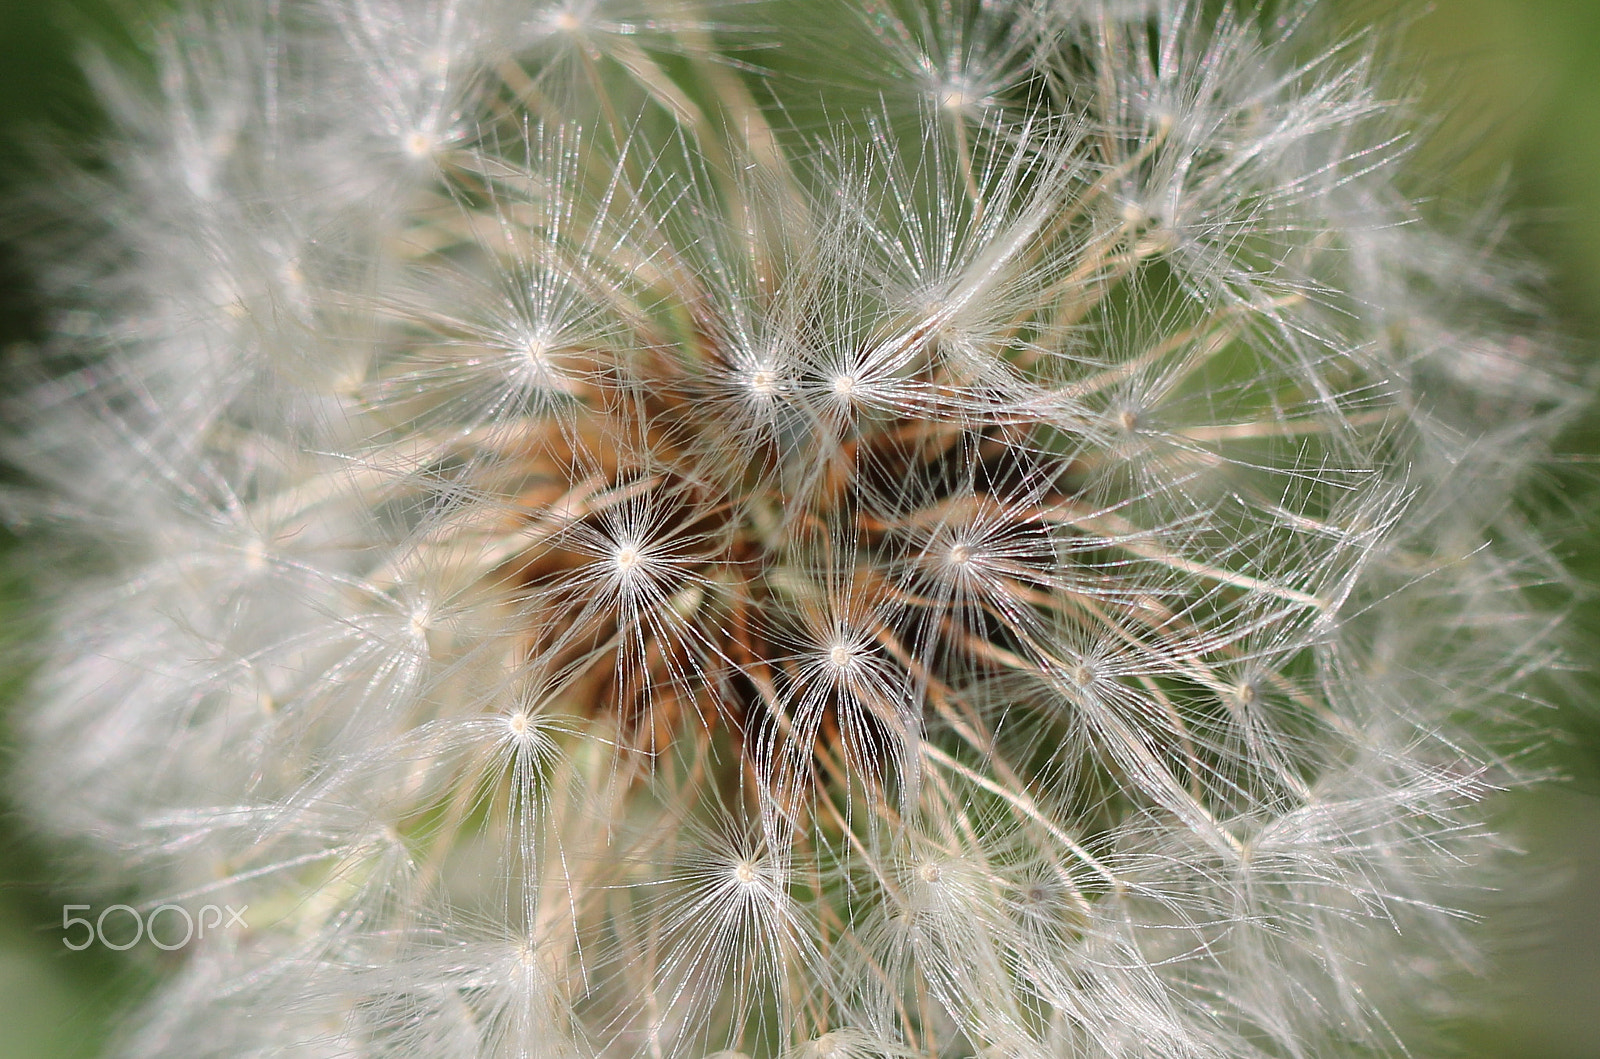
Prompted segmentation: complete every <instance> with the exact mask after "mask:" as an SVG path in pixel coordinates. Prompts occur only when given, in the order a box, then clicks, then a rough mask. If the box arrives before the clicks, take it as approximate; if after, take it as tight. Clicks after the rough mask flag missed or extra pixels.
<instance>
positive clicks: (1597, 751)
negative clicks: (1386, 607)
mask: <svg viewBox="0 0 1600 1059" xmlns="http://www.w3.org/2000/svg"><path fill="white" fill-rule="evenodd" d="M263 2H265V0H263ZM530 2H532V0H530ZM793 2H797V3H804V2H805V0H793ZM1322 2H1325V3H1334V4H1336V5H1337V7H1338V9H1339V10H1340V12H1341V14H1342V16H1343V17H1345V18H1348V19H1349V21H1350V23H1351V25H1352V26H1359V25H1362V24H1364V23H1365V22H1368V21H1370V20H1372V19H1374V18H1379V19H1382V18H1389V19H1390V22H1389V25H1391V26H1393V25H1394V24H1393V21H1392V15H1393V11H1394V9H1395V6H1396V5H1395V4H1394V3H1392V2H1391V0H1322ZM153 7H154V3H153V0H0V202H5V201H10V200H12V196H13V194H14V189H15V188H16V187H18V186H19V184H20V183H21V182H24V181H26V180H27V179H29V177H28V175H27V174H28V173H29V170H30V168H31V166H32V163H31V162H30V161H29V158H30V157H31V156H32V151H31V150H30V148H29V147H28V145H29V144H30V143H32V142H42V141H44V140H50V141H56V142H62V141H63V132H62V130H65V134H66V135H68V136H80V137H81V136H87V135H91V134H92V132H93V129H94V128H95V125H96V122H97V120H98V117H97V112H96V109H95V107H94V105H93V102H92V97H91V94H90V93H89V91H88V88H87V86H86V85H85V83H84V80H83V78H82V76H81V75H80V74H79V73H78V72H77V65H76V61H75V55H76V48H77V45H75V43H74V42H75V41H83V40H88V39H95V38H98V39H101V40H109V41H112V42H126V40H128V39H129V35H128V33H127V30H126V28H125V27H127V26H128V24H129V23H130V22H135V21H137V19H139V18H140V17H144V16H143V14H142V13H144V12H149V11H150V10H152V9H153ZM1415 7H1416V14H1415V15H1414V16H1413V17H1412V18H1410V19H1409V20H1408V21H1406V22H1405V23H1404V24H1403V26H1402V27H1400V28H1398V29H1395V30H1393V31H1387V30H1386V31H1385V36H1386V38H1391V39H1392V43H1394V44H1395V46H1397V47H1398V48H1399V49H1400V50H1401V51H1402V54H1403V55H1404V56H1405V59H1404V61H1403V62H1402V63H1400V64H1397V66H1396V73H1397V76H1403V77H1406V78H1411V77H1415V76H1418V75H1420V76H1421V77H1423V78H1424V83H1425V85H1426V88H1425V95H1426V96H1427V97H1428V99H1429V102H1430V103H1431V104H1432V105H1433V107H1434V109H1436V110H1440V111H1442V112H1444V113H1446V114H1447V115H1448V118H1447V121H1446V124H1445V127H1444V129H1443V130H1442V132H1441V134H1440V136H1439V137H1437V139H1436V145H1435V147H1433V148H1431V149H1430V150H1431V151H1432V152H1433V154H1431V155H1430V162H1436V164H1435V165H1434V166H1433V167H1432V168H1425V169H1424V170H1423V171H1426V172H1433V171H1436V172H1440V173H1446V172H1448V173H1449V174H1450V185H1449V187H1442V186H1441V187H1440V188H1439V189H1437V190H1438V191H1439V192H1441V193H1446V192H1447V193H1449V194H1451V195H1454V196H1457V197H1460V198H1463V199H1465V200H1466V201H1468V202H1470V201H1473V200H1474V199H1476V198H1489V197H1491V196H1492V195H1494V194H1497V193H1499V192H1501V191H1503V192H1504V193H1505V194H1506V195H1507V196H1508V198H1509V202H1510V206H1511V209H1512V218H1513V222H1514V226H1515V227H1514V231H1515V241H1516V242H1518V243H1520V244H1521V246H1522V247H1523V248H1525V249H1526V250H1527V251H1528V252H1529V253H1531V254H1533V255H1534V256H1536V257H1538V258H1540V259H1542V260H1544V261H1545V262H1547V263H1548V266H1549V269H1550V283H1551V287H1550V300H1551V302H1552V304H1553V305H1554V307H1555V309H1556V311H1557V313H1558V314H1559V316H1560V318H1561V322H1562V324H1563V325H1564V328H1565V330H1566V331H1567V333H1568V334H1569V335H1570V336H1571V341H1572V344H1573V347H1574V349H1575V357H1576V358H1577V359H1579V360H1580V361H1583V362H1591V361H1595V362H1600V361H1597V358H1600V0H1435V2H1434V3H1432V4H1428V5H1426V6H1423V5H1421V4H1418V5H1415ZM133 35H134V36H137V33H136V32H135V33H134V34H133ZM48 129H53V130H56V131H53V132H49V133H48V134H46V132H45V130H48ZM1427 190H1428V189H1423V191H1424V193H1427ZM5 212H6V211H4V210H0V216H4V214H5ZM10 212H11V214H12V216H11V218H10V219H9V223H7V222H0V354H4V353H5V351H6V350H7V348H8V347H10V346H12V345H14V344H15V343H19V342H24V341H26V340H27V339H28V338H29V336H30V335H33V334H36V333H37V330H38V328H39V326H40V318H39V312H38V307H37V304H36V300H35V297H34V294H33V292H32V290H31V288H30V285H29V283H28V281H27V276H26V270H25V268H24V267H23V265H22V263H21V262H20V261H19V260H18V258H17V256H16V255H15V254H14V253H13V252H12V249H11V247H10V246H9V245H8V238H9V236H11V235H12V234H14V230H15V228H16V226H17V224H18V221H19V218H18V217H17V216H16V211H10ZM26 220H27V218H26V214H25V213H24V214H23V215H22V217H21V218H20V221H21V222H23V223H25V222H26ZM7 377H8V376H7V375H6V374H5V373H4V371H3V367H0V380H4V379H6V378H7ZM3 384H4V383H3V382H0V385H3ZM1564 449H1565V451H1566V453H1567V456H1566V458H1565V459H1563V460H1562V461H1560V462H1557V463H1555V464H1554V465H1553V466H1552V467H1551V468H1550V470H1549V474H1548V475H1547V478H1546V480H1545V481H1544V482H1542V483H1540V484H1539V486H1538V488H1537V489H1536V490H1535V491H1534V495H1531V496H1530V500H1529V503H1530V505H1533V506H1534V507H1535V509H1536V510H1537V511H1538V512H1540V517H1541V519H1543V520H1546V521H1550V522H1559V521H1561V520H1570V521H1571V522H1572V524H1573V527H1574V528H1573V530H1572V532H1571V533H1570V534H1568V535H1567V541H1566V546H1565V550H1566V554H1567V556H1568V558H1569V559H1570V561H1571V564H1572V568H1573V571H1574V573H1575V575H1576V576H1577V578H1578V580H1579V582H1580V583H1581V584H1584V585H1588V586H1600V537H1597V534H1600V485H1597V482H1600V410H1597V411H1596V412H1595V413H1593V414H1591V415H1590V416H1589V417H1588V418H1587V419H1586V420H1585V421H1584V422H1582V423H1580V424H1578V425H1577V426H1576V427H1575V428H1574V429H1573V431H1572V432H1571V434H1570V436H1569V437H1568V438H1567V439H1566V443H1565V445H1564ZM0 533H3V531H0ZM7 543H8V542H7V541H6V540H5V539H4V538H3V536H0V552H3V550H4V549H5V548H6V545H7ZM9 571H10V568H9V567H8V566H7V565H6V564H5V562H4V556H3V554H0V659H5V660H10V659H14V658H16V657H17V654H16V649H17V648H18V646H19V645H25V643H26V639H27V635H28V628H27V625H26V623H24V622H23V621H22V620H21V617H20V615H21V609H22V605H23V604H22V598H21V583H20V578H18V577H17V576H16V575H15V574H13V573H10V572H9ZM1591 594H1592V589H1591ZM1572 630H1573V638H1572V643H1573V654H1574V661H1575V662H1576V664H1577V672H1574V673H1572V674H1568V675H1566V676H1565V678H1564V679H1562V680H1561V681H1558V682H1552V683H1553V686H1554V687H1555V688H1556V690H1555V692H1554V701H1555V709H1556V715H1557V724H1558V726H1559V728H1560V729H1561V731H1562V733H1563V736H1564V738H1563V740H1562V741H1561V742H1560V743H1559V745H1558V746H1557V747H1556V756H1557V758H1558V759H1559V762H1560V766H1561V768H1562V769H1563V771H1564V772H1565V774H1566V775H1567V776H1568V779H1567V780H1566V781H1565V782H1564V783H1562V784H1559V785H1552V786H1550V787H1547V788H1545V789H1543V790H1540V791H1537V792H1524V793H1520V794H1517V795H1514V796H1509V797H1506V798H1504V799H1503V800H1502V802H1503V804H1502V806H1501V816H1502V820H1503V823H1504V826H1505V828H1506V829H1507V830H1508V831H1509V832H1510V833H1512V834H1513V835H1514V836H1515V837H1516V839H1517V840H1518V842H1519V843H1520V844H1521V845H1522V846H1523V847H1524V848H1525V849H1527V850H1528V852H1529V856H1528V859H1527V861H1526V873H1525V877H1526V878H1527V880H1528V888H1529V891H1530V892H1531V893H1534V894H1536V895H1537V896H1536V898H1535V903H1534V904H1533V905H1532V906H1531V907H1530V909H1529V913H1528V914H1527V915H1526V916H1525V917H1524V918H1523V919H1521V920H1519V922H1518V923H1517V929H1516V930H1515V931H1513V932H1511V936H1510V937H1508V938H1507V940H1506V943H1505V951H1504V952H1503V953H1502V954H1501V960H1500V964H1499V967H1498V968H1497V970H1496V972H1495V981H1494V983H1493V985H1494V986H1495V992H1496V993H1497V994H1498V995H1499V998H1500V999H1498V1000H1496V1001H1493V1002H1485V1003H1483V1004H1482V1005H1480V1006H1479V1007H1478V1009H1477V1014H1476V1015H1475V1016H1474V1017H1472V1018H1471V1019H1469V1020H1467V1021H1465V1022H1463V1023H1460V1024H1457V1025H1453V1026H1450V1027H1447V1029H1446V1033H1445V1040H1444V1042H1442V1043H1441V1042H1439V1041H1437V1040H1435V1039H1433V1038H1432V1037H1430V1038H1429V1039H1428V1043H1427V1044H1425V1045H1419V1046H1418V1049H1417V1052H1416V1054H1417V1055H1418V1057H1419V1059H1432V1057H1433V1056H1434V1055H1439V1056H1443V1055H1461V1056H1466V1057H1472V1059H1600V677H1597V675H1596V673H1594V672H1592V671H1591V669H1593V668H1595V667H1594V666H1593V663H1594V661H1595V660H1596V659H1600V601H1597V600H1595V599H1586V600H1584V601H1582V602H1581V603H1580V604H1579V606H1578V607H1577V610H1576V612H1575V613H1574V616H1573V620H1572ZM22 657H25V650H24V651H23V652H22ZM18 668H19V667H18V666H17V665H15V664H7V665H4V666H0V770H3V769H4V767H5V760H6V758H7V757H8V756H9V754H10V753H11V752H12V751H11V742H10V739H9V735H8V734H7V732H6V730H5V727H4V723H3V721H4V709H5V704H6V703H9V702H10V701H11V700H13V699H14V698H15V697H16V696H17V694H18V693H19V690H20V680H21V675H20V674H19V673H18V672H17V670H18ZM51 878H52V873H51V870H50V868H49V865H48V862H47V860H46V859H45V856H44V855H43V853H42V852H41V851H40V850H39V849H38V848H36V847H34V846H33V845H32V844H30V843H29V842H28V841H27V840H26V838H25V837H24V829H23V828H22V827H20V826H18V821H17V820H16V819H15V818H14V817H13V816H12V815H10V812H9V810H8V809H7V808H6V807H4V805H3V803H0V1059H60V1057H67V1056H87V1055H93V1054H96V1052H97V1051H98V1049H99V1047H100V1045H101V1042H102V1041H103V1040H104V1035H105V1031H106V1025H107V1021H108V1019H110V1018H111V1017H114V1016H115V1014H116V1012H117V1010H118V1009H119V1007H120V1006H121V1005H122V1004H123V1003H124V1002H125V1001H126V999H127V998H128V997H130V996H132V995H134V994H136V993H137V992H138V991H139V990H140V989H141V988H142V987H143V985H144V983H146V982H147V981H148V980H149V976H150V972H151V970H152V967H151V965H150V964H149V963H147V962H143V961H144V959H145V958H143V957H136V956H135V953H134V952H129V953H121V954H119V953H110V952H106V951H104V950H100V951H90V952H84V953H73V952H69V951H67V950H66V949H65V948H64V947H63V946H62V943H61V937H62V934H61V930H60V915H61V911H60V910H61V901H62V897H61V896H60V895H59V894H58V893H57V892H55V891H53V890H52V889H51V887H50V879H51ZM141 948H148V947H141Z"/></svg>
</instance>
